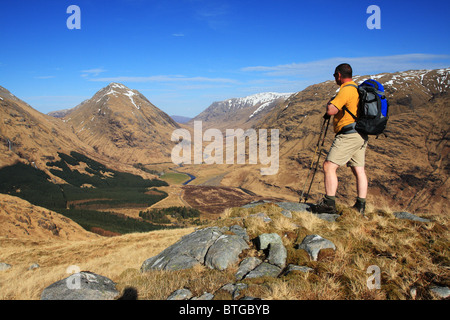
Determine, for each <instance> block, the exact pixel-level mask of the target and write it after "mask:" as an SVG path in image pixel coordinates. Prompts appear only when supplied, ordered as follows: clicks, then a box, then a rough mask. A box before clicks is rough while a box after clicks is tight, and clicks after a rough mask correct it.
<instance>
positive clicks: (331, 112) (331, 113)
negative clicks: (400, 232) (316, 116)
mask: <svg viewBox="0 0 450 320" xmlns="http://www.w3.org/2000/svg"><path fill="white" fill-rule="evenodd" d="M338 112H339V109H338V108H337V107H336V106H335V105H334V104H332V103H328V104H327V115H329V116H330V117H331V116H334V115H335V114H337V113H338Z"/></svg>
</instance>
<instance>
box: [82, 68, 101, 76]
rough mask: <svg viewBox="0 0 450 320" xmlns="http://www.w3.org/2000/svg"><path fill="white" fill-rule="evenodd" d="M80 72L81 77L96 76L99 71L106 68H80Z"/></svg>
mask: <svg viewBox="0 0 450 320" xmlns="http://www.w3.org/2000/svg"><path fill="white" fill-rule="evenodd" d="M81 72H82V75H81V76H82V77H88V76H93V77H96V76H98V75H99V74H100V73H103V72H106V70H105V69H103V68H95V69H89V70H81Z"/></svg>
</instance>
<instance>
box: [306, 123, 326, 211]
mask: <svg viewBox="0 0 450 320" xmlns="http://www.w3.org/2000/svg"><path fill="white" fill-rule="evenodd" d="M325 124H326V127H325ZM329 124H330V118H329V117H324V121H323V124H322V127H321V128H320V133H319V139H318V141H317V145H316V149H315V150H314V155H313V158H312V160H311V165H310V166H309V171H308V175H307V176H306V179H305V184H304V185H303V190H302V194H301V196H300V200H299V202H302V199H303V200H304V201H305V203H306V201H307V200H308V198H309V191H310V190H311V186H312V184H313V181H314V177H315V175H316V172H317V168H318V166H319V161H320V156H321V155H322V150H320V152H319V156H318V158H317V162H316V165H315V166H314V161H315V158H316V154H317V151H318V150H319V147H320V146H322V147H323V145H324V143H325V137H326V135H327V131H328V126H329ZM324 128H325V130H324ZM322 135H323V136H322ZM321 141H322V145H321V144H320V142H321ZM313 166H314V173H313V176H312V178H311V183H310V184H309V188H308V191H307V192H306V194H305V187H306V184H307V182H308V180H309V176H310V175H311V171H312V168H313Z"/></svg>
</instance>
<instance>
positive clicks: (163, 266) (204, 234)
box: [141, 227, 222, 272]
mask: <svg viewBox="0 0 450 320" xmlns="http://www.w3.org/2000/svg"><path fill="white" fill-rule="evenodd" d="M221 235H222V232H221V231H220V229H219V228H217V227H212V228H206V229H201V230H197V231H195V232H193V233H191V234H188V235H186V236H184V237H183V238H181V240H179V241H178V242H177V243H175V244H174V245H172V246H170V247H168V248H166V249H165V250H164V251H162V252H161V253H159V254H158V255H156V256H154V257H151V258H149V259H147V260H145V261H144V263H143V264H142V266H141V271H142V272H145V271H149V270H182V269H190V268H192V267H193V266H195V265H196V264H203V263H204V262H205V256H206V253H207V252H208V249H209V247H210V246H211V245H212V244H213V243H214V242H215V241H216V240H217V239H218V238H219V237H220V236H221Z"/></svg>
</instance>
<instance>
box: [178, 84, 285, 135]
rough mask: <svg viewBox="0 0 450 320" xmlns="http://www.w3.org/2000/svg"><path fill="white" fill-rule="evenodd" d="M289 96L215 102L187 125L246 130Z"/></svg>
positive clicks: (269, 94) (263, 95)
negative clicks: (198, 123)
mask: <svg viewBox="0 0 450 320" xmlns="http://www.w3.org/2000/svg"><path fill="white" fill-rule="evenodd" d="M291 95H292V93H276V92H264V93H258V94H254V95H251V96H247V97H243V98H232V99H227V100H224V101H217V102H214V103H212V104H211V105H210V106H209V107H208V108H207V109H205V110H204V111H203V112H201V113H200V114H199V115H197V116H196V117H194V118H193V119H191V120H190V121H189V122H187V124H188V125H193V123H194V121H202V123H203V126H204V128H206V129H209V128H217V129H220V130H224V129H232V128H241V129H248V128H251V127H252V126H254V125H256V124H257V123H258V121H260V120H261V119H263V118H264V116H265V115H267V114H268V113H269V112H270V111H271V110H272V109H273V108H274V107H276V106H277V105H278V104H280V103H282V102H284V101H285V100H286V99H287V98H289V97H290V96H291Z"/></svg>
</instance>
